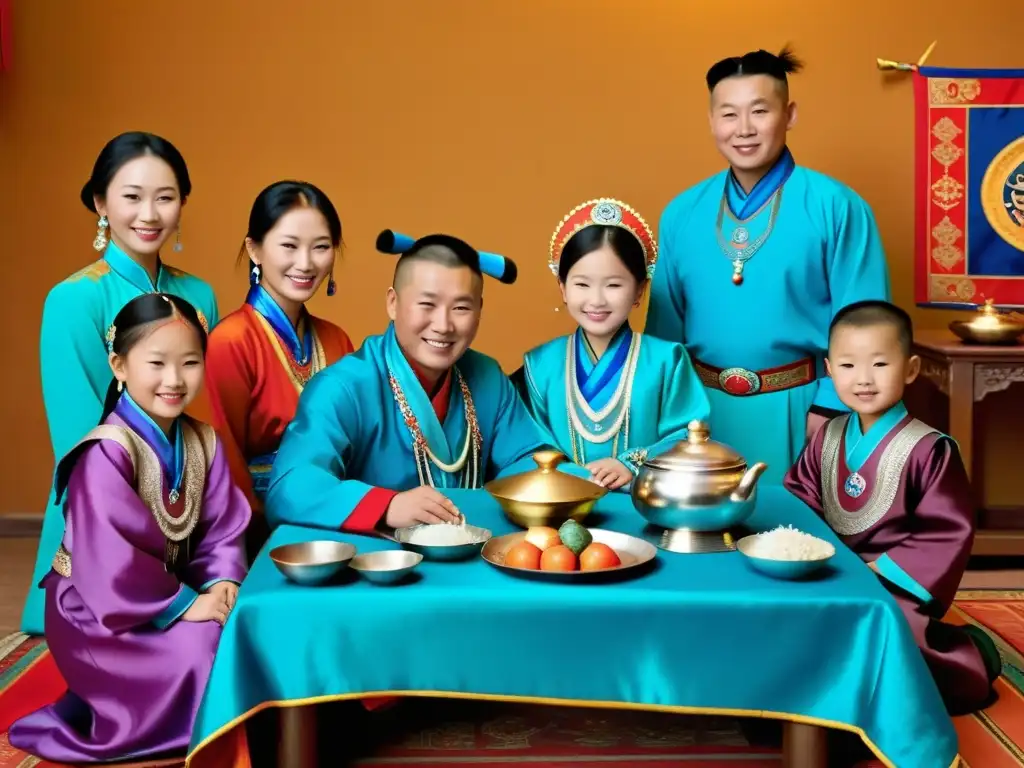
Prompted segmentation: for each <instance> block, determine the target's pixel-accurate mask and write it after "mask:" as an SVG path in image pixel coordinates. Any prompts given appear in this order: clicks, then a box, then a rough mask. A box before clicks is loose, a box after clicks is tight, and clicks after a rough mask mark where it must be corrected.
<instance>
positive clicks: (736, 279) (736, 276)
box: [732, 272, 743, 285]
mask: <svg viewBox="0 0 1024 768" xmlns="http://www.w3.org/2000/svg"><path fill="white" fill-rule="evenodd" d="M732 284H733V285H743V275H742V274H741V273H740V272H733V274H732Z"/></svg>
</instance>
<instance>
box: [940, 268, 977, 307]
mask: <svg viewBox="0 0 1024 768" xmlns="http://www.w3.org/2000/svg"><path fill="white" fill-rule="evenodd" d="M976 293H977V289H976V288H975V287H974V281H973V280H971V279H970V278H967V277H952V276H945V275H932V276H931V279H930V280H929V282H928V298H929V299H930V300H931V301H939V302H946V301H961V302H967V301H971V299H973V298H974V296H975V294H976Z"/></svg>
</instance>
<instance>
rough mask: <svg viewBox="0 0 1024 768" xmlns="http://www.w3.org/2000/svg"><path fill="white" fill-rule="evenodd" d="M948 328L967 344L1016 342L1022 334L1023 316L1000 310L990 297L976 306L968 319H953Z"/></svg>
mask: <svg viewBox="0 0 1024 768" xmlns="http://www.w3.org/2000/svg"><path fill="white" fill-rule="evenodd" d="M949 330H951V331H952V332H953V333H955V334H956V335H957V336H959V337H960V338H961V339H963V340H964V341H965V342H967V343H968V344H991V345H1002V344H1018V343H1019V342H1020V337H1021V336H1024V317H1021V316H1020V315H1016V314H1009V313H1006V312H1000V311H999V310H998V309H997V308H996V306H995V304H993V302H992V299H986V301H985V303H984V304H982V305H979V306H978V314H976V315H975V316H974V317H972V318H971V319H970V320H954V321H953V322H952V323H950V324H949Z"/></svg>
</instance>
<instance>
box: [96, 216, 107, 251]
mask: <svg viewBox="0 0 1024 768" xmlns="http://www.w3.org/2000/svg"><path fill="white" fill-rule="evenodd" d="M96 226H97V227H98V229H97V230H96V239H95V240H93V241H92V247H93V248H95V249H96V250H97V251H102V250H103V249H104V248H106V247H107V227H108V226H110V223H109V222H108V221H107V217H106V216H100V220H99V221H98V222H96Z"/></svg>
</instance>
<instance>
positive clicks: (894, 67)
mask: <svg viewBox="0 0 1024 768" xmlns="http://www.w3.org/2000/svg"><path fill="white" fill-rule="evenodd" d="M938 42H939V41H938V40H932V44H931V45H929V46H928V47H927V48H926V49H925V52H924V53H922V54H921V58H919V59H918V60H917V64H908V63H906V62H901V61H892V60H891V59H875V64H876V65H877V66H878V68H879V69H880V70H882V71H883V72H892V71H896V72H916V71H917V69H918V67H923V66H924V63H925V62H926V61H928V57H929V56H931V55H932V51H934V50H935V46H936V44H937V43H938Z"/></svg>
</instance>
